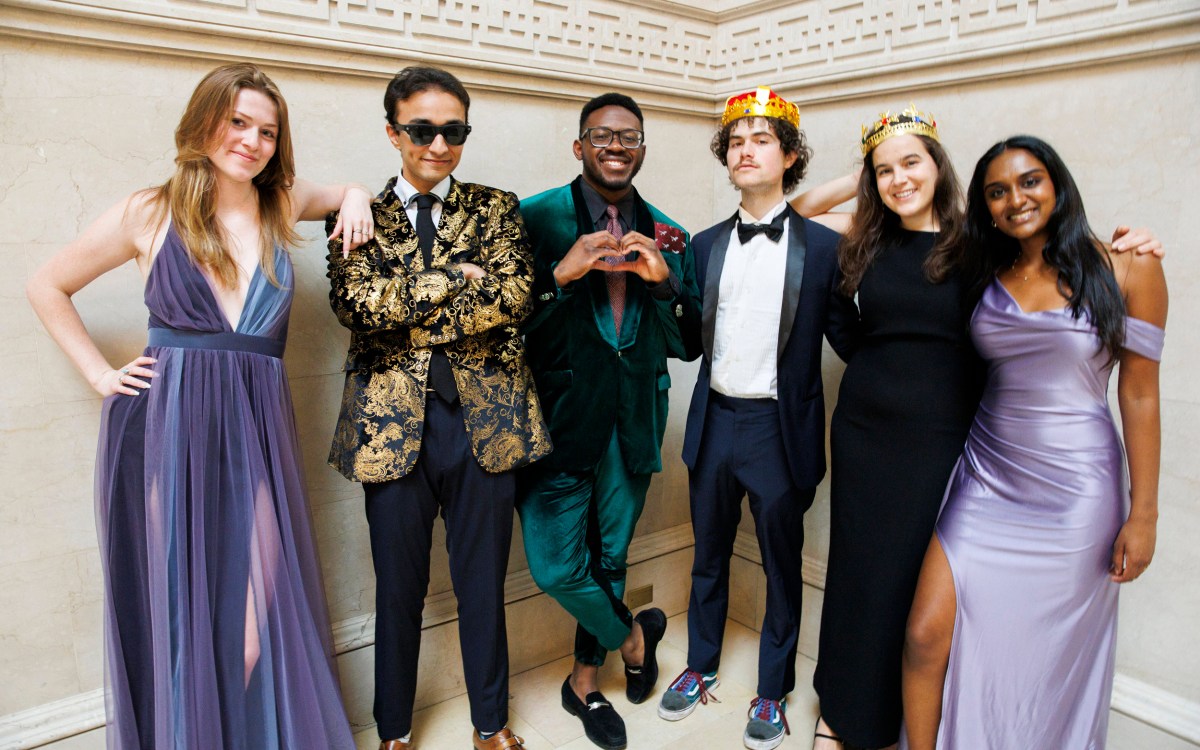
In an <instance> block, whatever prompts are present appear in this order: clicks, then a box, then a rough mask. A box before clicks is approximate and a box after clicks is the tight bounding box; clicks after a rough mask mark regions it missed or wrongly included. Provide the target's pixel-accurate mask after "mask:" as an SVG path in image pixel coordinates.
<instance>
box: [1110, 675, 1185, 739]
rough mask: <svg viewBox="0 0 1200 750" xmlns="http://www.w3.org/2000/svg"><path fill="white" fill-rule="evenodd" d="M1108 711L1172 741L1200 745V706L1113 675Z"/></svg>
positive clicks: (1136, 681) (1124, 677)
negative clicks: (1140, 724)
mask: <svg viewBox="0 0 1200 750" xmlns="http://www.w3.org/2000/svg"><path fill="white" fill-rule="evenodd" d="M1112 710H1114V711H1116V712H1117V713H1120V714H1124V715H1125V716H1128V717H1129V718H1131V719H1134V720H1135V721H1140V722H1141V723H1143V724H1146V725H1147V726H1151V727H1154V728H1155V729H1157V730H1159V731H1161V732H1166V733H1167V734H1169V735H1172V736H1173V737H1178V738H1179V739H1181V740H1184V741H1186V742H1190V743H1192V744H1193V745H1200V703H1195V702H1193V701H1189V700H1187V699H1186V698H1183V697H1181V696H1178V695H1176V694H1175V693H1171V692H1168V691H1166V690H1163V689H1162V688H1160V687H1155V686H1154V685H1151V684H1150V683H1148V682H1142V681H1141V680H1138V679H1134V678H1133V677H1130V676H1128V675H1124V674H1120V673H1117V675H1116V676H1115V677H1114V678H1113V696H1112Z"/></svg>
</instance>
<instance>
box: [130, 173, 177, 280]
mask: <svg viewBox="0 0 1200 750" xmlns="http://www.w3.org/2000/svg"><path fill="white" fill-rule="evenodd" d="M118 208H119V209H120V210H121V228H122V231H123V233H124V235H125V237H126V238H127V239H128V240H129V241H130V242H131V243H132V244H133V246H134V247H135V248H137V255H138V258H139V261H138V262H139V265H140V264H142V263H143V262H145V261H148V260H149V259H151V258H153V257H154V255H155V253H157V252H158V249H159V248H160V247H161V246H162V243H163V240H164V239H166V233H167V224H168V223H169V218H170V217H169V216H168V212H167V209H166V206H165V205H164V204H163V203H162V202H160V201H159V199H158V197H157V191H156V190H154V189H147V190H139V191H137V192H136V193H133V194H132V195H130V196H129V197H128V198H126V199H125V201H124V202H123V203H122V204H118Z"/></svg>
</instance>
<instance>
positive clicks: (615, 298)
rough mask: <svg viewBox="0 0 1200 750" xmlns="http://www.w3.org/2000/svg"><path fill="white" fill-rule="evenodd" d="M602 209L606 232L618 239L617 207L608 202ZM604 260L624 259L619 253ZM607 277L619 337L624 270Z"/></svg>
mask: <svg viewBox="0 0 1200 750" xmlns="http://www.w3.org/2000/svg"><path fill="white" fill-rule="evenodd" d="M604 211H605V213H607V214H608V233H609V234H611V235H612V236H613V237H616V238H617V240H618V241H620V239H621V238H622V237H624V236H625V232H624V230H622V229H621V223H620V222H619V221H617V207H616V206H614V205H612V204H609V206H608V208H606V209H604ZM604 260H605V261H607V262H608V263H610V264H612V265H614V266H615V265H616V264H618V263H620V262H622V261H623V260H625V259H624V258H623V257H622V256H620V255H614V256H610V257H608V258H605V259H604ZM607 278H608V301H609V304H611V305H612V313H613V327H614V328H616V329H617V338H618V339H620V338H621V318H622V317H624V315H625V272H624V271H611V272H609V273H608V274H607Z"/></svg>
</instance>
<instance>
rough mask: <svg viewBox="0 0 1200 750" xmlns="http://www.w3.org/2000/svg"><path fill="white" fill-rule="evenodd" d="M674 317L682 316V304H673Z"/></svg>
mask: <svg viewBox="0 0 1200 750" xmlns="http://www.w3.org/2000/svg"><path fill="white" fill-rule="evenodd" d="M675 317H677V318H682V317H683V305H675Z"/></svg>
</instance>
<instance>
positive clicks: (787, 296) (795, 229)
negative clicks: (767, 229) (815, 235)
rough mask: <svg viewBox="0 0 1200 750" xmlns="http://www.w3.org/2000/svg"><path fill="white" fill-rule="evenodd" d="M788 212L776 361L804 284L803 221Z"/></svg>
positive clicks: (784, 343) (793, 318)
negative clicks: (784, 270)
mask: <svg viewBox="0 0 1200 750" xmlns="http://www.w3.org/2000/svg"><path fill="white" fill-rule="evenodd" d="M787 212H788V255H787V272H786V276H785V277H784V282H783V309H781V310H780V311H779V351H778V353H777V354H776V357H777V359H778V360H782V359H783V350H784V347H786V346H787V342H788V338H789V337H790V336H791V335H792V325H793V324H794V323H795V321H796V309H797V308H798V307H799V306H800V287H801V286H802V284H803V282H804V255H805V252H806V251H807V245H806V236H805V231H804V219H803V218H801V217H800V214H798V213H796V212H795V211H793V210H792V209H791V207H790V206H789V207H788V209H787Z"/></svg>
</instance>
